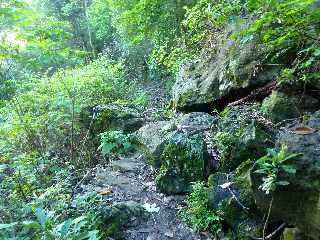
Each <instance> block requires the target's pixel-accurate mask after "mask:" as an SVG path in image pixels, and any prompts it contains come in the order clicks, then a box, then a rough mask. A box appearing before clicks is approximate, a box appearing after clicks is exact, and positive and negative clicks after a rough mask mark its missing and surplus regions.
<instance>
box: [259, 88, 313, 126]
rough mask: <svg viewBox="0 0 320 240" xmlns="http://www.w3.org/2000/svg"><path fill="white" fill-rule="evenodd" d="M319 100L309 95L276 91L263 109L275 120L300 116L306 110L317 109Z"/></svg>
mask: <svg viewBox="0 0 320 240" xmlns="http://www.w3.org/2000/svg"><path fill="white" fill-rule="evenodd" d="M318 106H319V101H318V100H317V99H315V98H313V97H310V96H307V95H288V94H285V93H282V92H278V91H274V92H273V93H272V94H271V95H270V96H269V97H268V98H266V99H265V100H264V101H263V103H262V106H261V111H262V112H263V113H265V114H266V116H267V117H268V118H270V119H271V120H272V121H273V122H280V121H283V120H286V119H293V118H298V117H300V116H301V115H303V114H305V113H306V112H308V111H310V112H313V111H315V110H317V107H318Z"/></svg>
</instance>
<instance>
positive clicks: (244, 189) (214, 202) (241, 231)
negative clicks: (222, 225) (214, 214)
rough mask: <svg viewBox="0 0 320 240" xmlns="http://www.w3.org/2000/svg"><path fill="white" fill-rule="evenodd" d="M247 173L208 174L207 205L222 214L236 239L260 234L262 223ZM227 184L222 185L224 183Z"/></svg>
mask: <svg viewBox="0 0 320 240" xmlns="http://www.w3.org/2000/svg"><path fill="white" fill-rule="evenodd" d="M247 176H248V174H247V173H244V174H243V176H236V175H235V174H233V173H229V174H226V173H219V172H218V173H215V174H213V175H211V176H210V178H209V181H208V184H209V206H210V207H211V208H213V209H215V210H216V211H218V212H220V213H221V214H222V218H223V220H224V221H225V222H226V223H228V225H229V226H230V227H231V228H232V229H233V231H234V233H235V234H236V236H237V239H249V237H250V236H251V237H252V236H260V235H261V232H262V229H263V223H262V222H261V220H260V219H262V217H261V216H260V215H259V213H258V212H257V211H256V207H255V203H254V201H253V198H252V192H251V189H250V186H249V181H248V179H247ZM226 184H227V185H229V186H227V187H226V186H224V185H226Z"/></svg>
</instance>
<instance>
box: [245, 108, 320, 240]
mask: <svg viewBox="0 0 320 240" xmlns="http://www.w3.org/2000/svg"><path fill="white" fill-rule="evenodd" d="M301 126H303V127H306V128H298V127H301ZM319 130H320V111H318V112H316V113H315V114H313V115H312V116H311V118H310V119H309V121H307V122H305V123H304V124H303V125H301V124H297V125H295V126H293V127H291V128H289V129H285V130H284V131H282V132H280V133H279V135H278V138H277V146H279V147H280V145H283V144H284V145H286V146H288V150H289V152H290V153H301V154H302V155H301V156H299V157H297V158H294V159H293V160H291V162H290V163H288V164H291V165H293V166H294V168H295V169H296V174H295V175H291V176H287V175H285V174H284V175H283V176H282V177H283V179H284V180H286V181H288V182H289V183H290V184H289V185H288V186H283V187H279V188H277V189H276V191H275V192H274V193H273V194H272V196H273V205H272V210H271V217H272V218H273V219H274V220H283V221H285V222H287V223H288V224H291V225H294V226H296V227H298V228H299V229H300V230H301V231H302V232H303V233H304V234H305V235H306V237H307V238H308V239H313V240H316V239H320V224H319V223H320V207H319V203H320V158H319V156H320V132H319ZM254 170H255V168H253V170H252V172H251V180H252V187H253V190H254V197H255V201H256V203H257V205H258V206H259V208H260V209H262V211H264V212H266V211H267V209H268V207H269V204H270V198H271V196H267V195H265V194H264V193H263V192H262V191H260V190H259V189H258V186H259V185H260V184H261V177H260V176H257V174H255V173H254Z"/></svg>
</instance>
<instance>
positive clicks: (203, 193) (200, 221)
mask: <svg viewBox="0 0 320 240" xmlns="http://www.w3.org/2000/svg"><path fill="white" fill-rule="evenodd" d="M186 203H187V208H186V209H185V210H183V212H182V213H181V215H182V218H183V219H184V220H185V221H186V222H187V223H188V224H190V225H191V226H193V228H194V229H195V230H196V231H199V232H201V231H209V232H211V233H213V234H217V233H219V232H220V231H222V228H221V227H222V226H221V221H222V219H221V218H220V217H219V215H218V214H217V213H215V212H214V211H213V210H211V209H210V208H209V206H208V189H207V188H206V187H205V186H204V183H202V182H197V183H195V184H194V185H193V191H192V192H191V193H190V195H189V196H188V198H187V200H186Z"/></svg>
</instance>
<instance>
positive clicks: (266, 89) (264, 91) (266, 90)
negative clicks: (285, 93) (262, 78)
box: [228, 81, 277, 106]
mask: <svg viewBox="0 0 320 240" xmlns="http://www.w3.org/2000/svg"><path fill="white" fill-rule="evenodd" d="M276 87H277V83H276V82H275V81H272V82H269V83H268V84H266V85H265V86H263V87H260V88H257V89H255V90H253V91H252V92H250V94H249V95H247V96H246V97H244V98H241V99H239V100H237V101H235V102H232V103H229V104H228V106H236V105H240V104H243V103H246V102H248V101H253V100H259V99H263V98H265V97H267V96H268V95H269V94H270V93H271V92H272V91H273V90H275V89H276Z"/></svg>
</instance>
